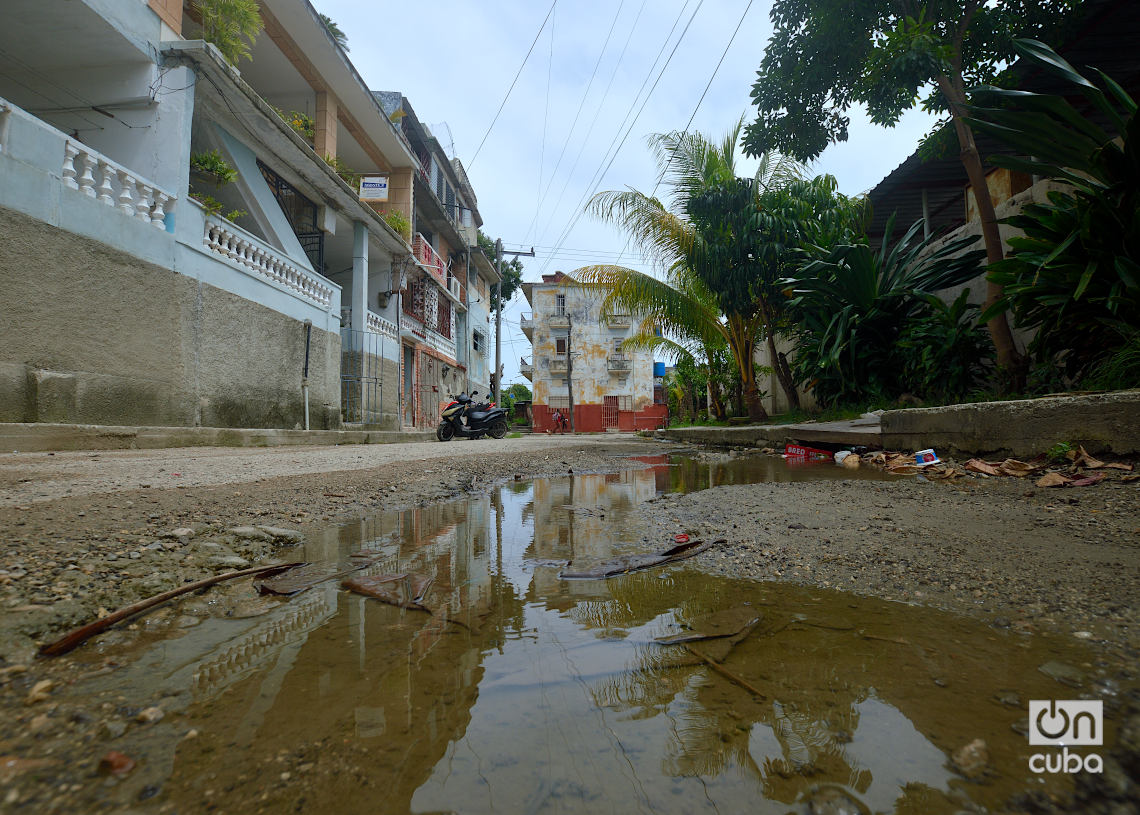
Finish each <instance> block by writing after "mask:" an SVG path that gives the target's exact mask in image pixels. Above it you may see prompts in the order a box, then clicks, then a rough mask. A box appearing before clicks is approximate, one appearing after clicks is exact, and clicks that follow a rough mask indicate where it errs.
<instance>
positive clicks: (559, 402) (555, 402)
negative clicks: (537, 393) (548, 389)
mask: <svg viewBox="0 0 1140 815" xmlns="http://www.w3.org/2000/svg"><path fill="white" fill-rule="evenodd" d="M546 406H547V407H548V408H550V409H551V410H569V409H570V397H569V396H548V397H546Z"/></svg>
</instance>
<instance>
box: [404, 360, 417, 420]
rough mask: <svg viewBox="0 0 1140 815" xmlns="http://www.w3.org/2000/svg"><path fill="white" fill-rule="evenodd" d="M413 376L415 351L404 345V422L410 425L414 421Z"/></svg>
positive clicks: (414, 373) (414, 375)
mask: <svg viewBox="0 0 1140 815" xmlns="http://www.w3.org/2000/svg"><path fill="white" fill-rule="evenodd" d="M415 377H416V352H415V350H414V349H413V348H412V347H411V346H409V345H405V346H404V424H405V425H407V426H412V425H414V424H415V423H416V418H415V417H416V412H415V411H416V406H415V393H416V391H415Z"/></svg>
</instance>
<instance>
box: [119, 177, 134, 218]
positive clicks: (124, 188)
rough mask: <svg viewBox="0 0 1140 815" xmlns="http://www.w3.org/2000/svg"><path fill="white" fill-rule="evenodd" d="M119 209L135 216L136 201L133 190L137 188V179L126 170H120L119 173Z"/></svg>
mask: <svg viewBox="0 0 1140 815" xmlns="http://www.w3.org/2000/svg"><path fill="white" fill-rule="evenodd" d="M118 175H119V209H121V210H122V211H123V212H125V213H126V214H127V215H132V216H133V215H134V214H135V200H134V198H135V197H134V194H133V192H132V191H133V190H134V187H135V179H134V178H133V177H132V176H131V174H130V173H128V172H126V171H125V170H120V171H119V173H118Z"/></svg>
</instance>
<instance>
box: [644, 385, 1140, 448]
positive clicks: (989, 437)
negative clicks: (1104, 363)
mask: <svg viewBox="0 0 1140 815" xmlns="http://www.w3.org/2000/svg"><path fill="white" fill-rule="evenodd" d="M655 435H656V436H657V437H658V438H664V439H671V440H673V441H685V442H692V443H695V444H709V445H715V446H721V447H733V446H742V447H765V446H770V445H777V444H787V443H788V442H789V441H797V442H803V443H805V444H812V443H817V444H837V445H848V446H857V445H862V446H864V447H872V448H882V449H886V450H908V451H909V450H924V449H926V448H928V447H932V448H934V449H935V450H937V451H938V452H939V453H948V454H950V455H954V456H959V457H961V456H976V455H982V456H1017V457H1028V456H1034V455H1037V454H1038V453H1042V452H1044V451H1046V450H1048V449H1049V448H1050V447H1052V446H1053V445H1055V444H1057V443H1058V442H1069V443H1071V444H1083V445H1084V446H1085V448H1086V449H1088V451H1089V452H1091V453H1099V452H1112V453H1116V454H1117V455H1129V454H1135V453H1140V390H1130V391H1116V392H1113V393H1095V394H1077V395H1060V396H1045V397H1041V398H1037V399H1018V400H1013V401H1007V402H977V403H974V404H968V405H944V406H942V407H931V408H911V409H907V410H888V411H886V412H884V413H883V415H882V417H881V419H880V420H879V421H878V422H876V421H874V420H872V419H867V418H864V419H854V420H851V421H844V422H816V423H812V422H809V423H805V424H791V425H747V426H744V427H674V428H669V429H668V430H659V431H657V432H656V433H655Z"/></svg>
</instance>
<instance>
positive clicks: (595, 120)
mask: <svg viewBox="0 0 1140 815" xmlns="http://www.w3.org/2000/svg"><path fill="white" fill-rule="evenodd" d="M646 2H647V0H641V7H640V8H638V10H637V16H636V17H634V18H633V25H631V26H630V27H629V34H628V35H627V36H626V38H625V44H624V45H623V46H622V48H621V53H620V54H618V58H617V62H615V63H614V70H613V73H611V74H610V80H609V82H607V83H606V89H605V91H603V92H602V99H601V101H600V102H598V109H597V110H595V111H594V118H593V119H592V120H591V121H590V126H589V127H588V128H587V129H586V135H585V137H584V138H583V139H582V143H581V146H579V148H578V153H577V155H575V156H574V163H573V164H572V165H570V172H568V173H567V174H566V180H565V181H564V182H562V189H561V190H559V191H558V200H557V201H555V203H554V207H553V208H552V212H551V215H550V218H548V219H547V221H546V225H545V226H543V228H542V232H541V233H540V234H539V235H538V238H539V240H541V239H542V237H543V236H545V235H546V230H548V229H550V224H551V223H552V222H553V221H554V217H555V216H554V213H556V212H557V211H558V207H559V205H561V204H562V199H563V197H564V196H565V195H566V188H567V187H569V186H570V180H571V179H572V178H573V177H574V171H575V170H576V169H578V162H579V161H580V160H581V159H582V153H583V152H584V151H585V149H586V144H587V143H589V141H590V136H591V135H593V133H594V125H596V124H597V123H598V117H599V116H601V114H602V108H604V107H605V104H606V99H607V98H609V95H610V88H612V87H613V85H614V79H616V78H617V73H618V69H619V68H621V63H622V60H623V59H625V52H626V51H627V50H628V49H629V43H630V41H631V40H632V39H633V32H634V31H636V30H637V23H638V21H639V20H641V13H642V12H643V11H645V4H646Z"/></svg>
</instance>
